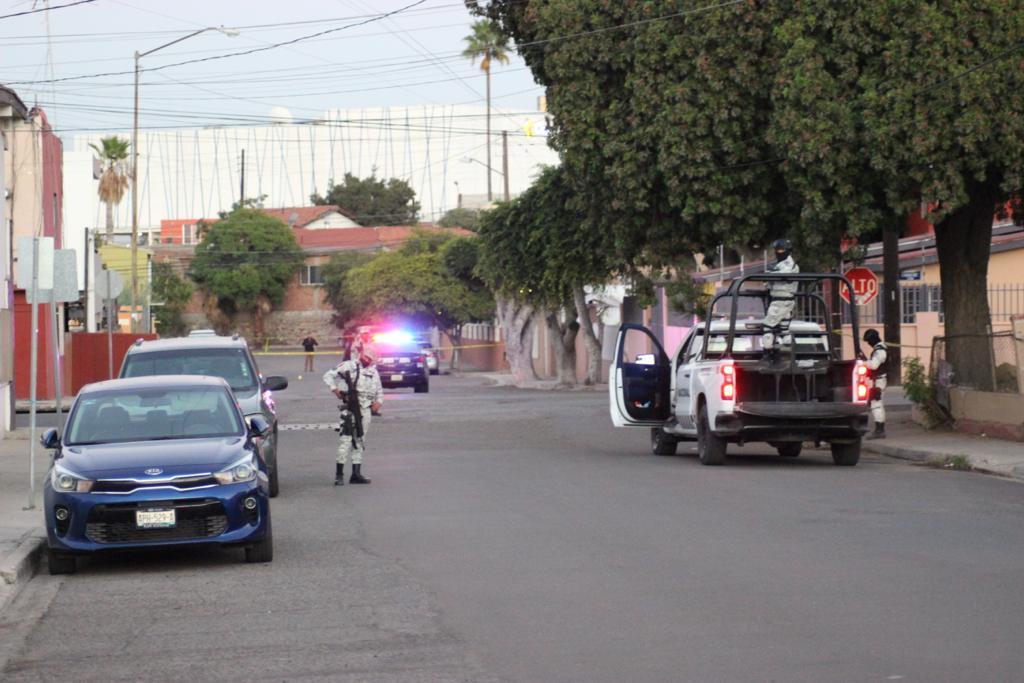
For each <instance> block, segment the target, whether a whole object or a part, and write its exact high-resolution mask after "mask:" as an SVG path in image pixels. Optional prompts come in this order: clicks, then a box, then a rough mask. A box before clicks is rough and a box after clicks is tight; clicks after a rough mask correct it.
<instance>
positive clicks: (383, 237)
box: [292, 225, 474, 251]
mask: <svg viewBox="0 0 1024 683" xmlns="http://www.w3.org/2000/svg"><path fill="white" fill-rule="evenodd" d="M416 229H417V228H416V227H413V226H409V225H383V226H378V227H373V228H329V229H324V230H306V229H305V228H292V232H293V233H294V234H295V239H296V241H298V243H299V246H301V247H302V248H303V250H305V251H310V250H315V249H322V250H330V251H344V250H356V249H359V250H367V251H369V250H374V249H383V248H385V247H392V246H397V245H399V244H402V243H403V242H405V241H406V240H408V239H409V238H410V237H411V236H412V234H413V231H414V230H416ZM419 229H421V230H427V231H430V232H444V233H447V234H449V235H455V236H458V237H468V236H470V235H473V234H474V233H472V232H470V231H469V230H463V229H462V228H436V227H432V226H431V227H424V226H419Z"/></svg>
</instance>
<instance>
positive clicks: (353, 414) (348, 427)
mask: <svg viewBox="0 0 1024 683" xmlns="http://www.w3.org/2000/svg"><path fill="white" fill-rule="evenodd" d="M357 372H358V371H357ZM338 376H339V377H341V378H342V379H343V380H345V385H346V387H347V389H346V391H345V397H344V401H345V402H344V403H343V404H341V406H339V409H340V410H341V426H340V428H339V430H338V431H339V433H340V434H341V435H342V436H351V437H352V445H353V446H355V445H357V443H356V440H357V439H362V438H363V413H362V410H360V408H359V392H358V391H357V390H356V383H357V382H358V379H356V380H353V379H352V373H351V372H346V373H340V372H339V373H338Z"/></svg>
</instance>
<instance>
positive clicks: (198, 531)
mask: <svg viewBox="0 0 1024 683" xmlns="http://www.w3.org/2000/svg"><path fill="white" fill-rule="evenodd" d="M140 507H141V508H153V507H158V508H174V511H175V517H176V524H175V526H174V527H173V528H169V529H140V528H138V527H137V526H136V524H135V512H136V510H138V509H139V508H140ZM227 528H228V518H227V515H226V514H225V513H224V506H223V505H222V504H221V502H220V501H219V500H217V499H215V498H206V499H202V500H179V501H173V500H168V501H146V502H144V503H115V504H111V505H97V506H95V507H93V508H92V509H91V510H90V511H89V518H88V520H87V521H86V524H85V535H86V537H87V538H88V539H89V540H91V541H93V542H94V543H138V542H147V541H180V540H187V539H200V538H212V537H214V536H219V535H220V534H222V533H224V532H225V531H227Z"/></svg>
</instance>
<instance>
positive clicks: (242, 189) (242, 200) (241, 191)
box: [238, 149, 245, 206]
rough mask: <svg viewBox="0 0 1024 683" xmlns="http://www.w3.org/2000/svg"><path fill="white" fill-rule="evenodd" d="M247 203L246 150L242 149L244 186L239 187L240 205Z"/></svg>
mask: <svg viewBox="0 0 1024 683" xmlns="http://www.w3.org/2000/svg"><path fill="white" fill-rule="evenodd" d="M243 204H245V150H244V149H243V150H242V186H241V187H240V188H238V205H239V206H242V205H243Z"/></svg>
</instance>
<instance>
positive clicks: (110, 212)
mask: <svg viewBox="0 0 1024 683" xmlns="http://www.w3.org/2000/svg"><path fill="white" fill-rule="evenodd" d="M106 204H107V244H113V243H114V205H113V204H111V203H110V202H107V203H106Z"/></svg>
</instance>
